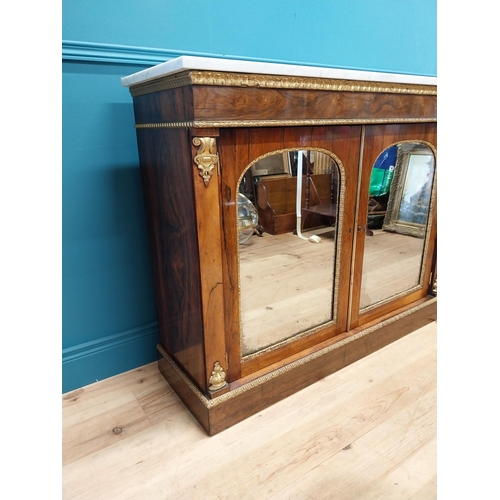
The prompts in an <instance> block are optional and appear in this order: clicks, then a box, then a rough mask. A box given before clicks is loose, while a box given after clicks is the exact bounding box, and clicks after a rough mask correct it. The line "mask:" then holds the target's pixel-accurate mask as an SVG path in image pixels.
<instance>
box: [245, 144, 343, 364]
mask: <svg viewBox="0 0 500 500" xmlns="http://www.w3.org/2000/svg"><path fill="white" fill-rule="evenodd" d="M337 161H338V159H337ZM337 161H336V160H335V159H334V158H333V157H332V156H330V155H329V154H326V153H325V152H322V151H317V150H312V149H302V150H282V151H276V152H272V153H269V154H268V155H265V156H264V157H261V158H258V159H256V161H254V162H252V163H251V164H250V165H249V166H248V168H247V170H246V171H245V173H244V174H243V175H242V177H241V179H240V183H239V185H238V188H239V193H240V195H241V196H243V193H245V196H244V197H245V200H243V199H242V198H241V196H239V199H240V200H242V201H243V203H245V204H246V205H247V207H248V206H250V205H251V206H252V207H255V210H256V211H258V223H257V224H255V220H254V221H253V222H252V224H253V225H252V235H251V236H250V237H246V236H245V237H244V236H240V244H239V251H238V254H239V255H238V257H239V286H240V321H241V325H240V326H241V348H242V356H243V358H245V357H248V356H252V355H256V354H258V353H262V352H265V351H267V350H269V349H273V348H275V347H277V346H278V345H283V343H286V342H289V341H291V340H294V339H297V338H299V337H302V336H304V335H308V334H310V333H312V332H314V331H315V329H317V328H318V327H320V326H323V325H325V324H327V323H329V322H334V321H335V256H336V251H337V225H338V223H339V220H338V219H339V214H338V204H339V198H340V192H341V191H340V170H339V166H338V163H337ZM249 173H250V176H249ZM301 174H302V175H301ZM249 184H251V185H252V187H253V192H250V190H249ZM251 198H252V199H253V201H251ZM248 204H250V205H248ZM240 208H241V206H240V205H239V213H240ZM251 211H252V210H251V209H250V210H246V213H247V214H248V213H249V212H251ZM249 220H250V218H249V217H248V216H246V219H245V221H242V220H240V219H239V220H238V225H239V233H238V234H239V235H241V234H242V230H241V228H244V231H246V233H245V234H246V235H247V234H248V229H249V227H250V226H249Z"/></svg>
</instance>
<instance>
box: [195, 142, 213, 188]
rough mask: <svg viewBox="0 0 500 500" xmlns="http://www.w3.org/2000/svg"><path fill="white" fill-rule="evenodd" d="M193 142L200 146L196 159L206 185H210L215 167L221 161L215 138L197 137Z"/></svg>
mask: <svg viewBox="0 0 500 500" xmlns="http://www.w3.org/2000/svg"><path fill="white" fill-rule="evenodd" d="M193 144H194V145H195V146H198V154H197V155H196V156H195V157H194V161H195V163H196V165H197V166H198V169H199V171H200V172H199V173H200V176H201V177H202V178H203V182H204V183H205V186H207V187H208V183H209V182H210V179H211V177H212V175H213V170H214V167H215V165H216V164H217V163H218V162H219V155H218V154H217V152H216V151H217V149H216V146H215V139H214V138H213V137H195V138H194V139H193Z"/></svg>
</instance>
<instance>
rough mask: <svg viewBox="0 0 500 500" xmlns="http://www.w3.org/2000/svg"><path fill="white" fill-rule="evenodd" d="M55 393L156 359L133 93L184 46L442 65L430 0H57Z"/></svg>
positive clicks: (391, 68)
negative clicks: (132, 80)
mask: <svg viewBox="0 0 500 500" xmlns="http://www.w3.org/2000/svg"><path fill="white" fill-rule="evenodd" d="M62 20H63V27H62V34H63V66H62V88H63V95H62V111H63V117H62V118H63V121H62V125H63V151H62V160H63V164H62V170H63V171H62V181H63V186H62V188H63V200H62V202H63V263H62V271H63V290H62V291H63V338H62V348H63V359H62V361H63V387H62V390H63V392H68V391H70V390H73V389H75V388H78V387H81V386H83V385H87V384H89V383H92V382H95V381H96V380H101V379H103V378H106V377H109V376H112V375H115V374H118V373H121V372H123V371H126V370H129V369H132V368H135V367H137V366H140V365H143V364H145V363H149V362H151V361H154V360H155V359H156V355H155V346H156V342H157V334H158V332H157V324H156V312H155V305H154V297H153V286H152V278H151V268H150V261H149V253H148V248H147V235H146V227H145V219H144V210H143V206H142V194H141V185H140V174H139V166H138V157H137V152H136V138H135V130H134V127H133V124H134V116H133V108H132V99H131V97H130V94H129V92H128V90H126V89H124V88H122V87H121V84H120V77H122V76H126V75H129V74H131V73H134V72H136V71H139V70H142V69H144V68H145V67H148V66H151V65H154V64H157V63H159V62H162V61H165V60H168V59H170V58H172V57H176V56H178V55H182V54H194V55H203V56H216V57H228V58H239V59H250V60H268V61H272V62H290V63H301V64H308V65H321V66H330V67H342V68H353V69H361V70H369V71H370V70H371V71H385V72H396V73H409V74H417V75H425V76H436V59H437V57H436V0H405V1H401V0H377V1H376V2H374V1H371V0H240V1H238V2H235V1H234V0H232V1H229V0H204V1H202V0H176V1H173V0H168V1H160V0H128V1H125V2H116V1H115V0H87V1H85V2H81V1H76V0H63V11H62Z"/></svg>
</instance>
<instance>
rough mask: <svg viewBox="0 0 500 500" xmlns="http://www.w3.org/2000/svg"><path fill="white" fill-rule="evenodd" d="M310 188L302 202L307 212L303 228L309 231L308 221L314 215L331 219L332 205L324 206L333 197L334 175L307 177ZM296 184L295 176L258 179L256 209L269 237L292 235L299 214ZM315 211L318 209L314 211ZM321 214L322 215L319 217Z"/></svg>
mask: <svg viewBox="0 0 500 500" xmlns="http://www.w3.org/2000/svg"><path fill="white" fill-rule="evenodd" d="M307 179H308V180H309V182H310V184H309V186H307V188H306V189H304V190H303V192H302V196H301V198H302V200H303V203H304V205H305V207H306V208H304V209H303V210H302V228H307V227H309V226H310V225H311V224H312V222H311V224H308V222H307V220H308V219H309V218H311V217H309V216H310V215H313V214H314V213H318V214H319V215H323V216H332V214H331V212H332V207H331V206H330V204H329V203H328V204H323V201H329V200H330V197H331V193H330V191H331V175H330V174H317V175H308V176H307ZM296 196H297V182H296V178H295V177H293V176H288V175H283V176H278V177H276V176H272V177H270V178H268V177H259V180H258V181H257V184H256V202H255V204H256V207H257V210H258V212H259V218H260V221H261V222H260V223H261V224H262V226H263V227H264V230H265V231H266V232H268V233H270V234H283V233H287V232H289V231H293V230H294V229H295V226H296V219H297V213H296V209H295V201H296ZM314 207H316V208H314ZM321 211H322V213H320V212H321Z"/></svg>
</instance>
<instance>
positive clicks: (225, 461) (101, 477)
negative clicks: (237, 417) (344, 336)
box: [62, 323, 436, 500]
mask: <svg viewBox="0 0 500 500" xmlns="http://www.w3.org/2000/svg"><path fill="white" fill-rule="evenodd" d="M62 432H63V436H62V437H63V471H62V479H63V484H62V489H63V498H64V500H98V499H99V500H100V499H106V500H111V499H112V500H144V499H147V500H155V499H162V500H165V499H175V500H201V499H203V500H212V499H219V500H222V499H227V500H234V499H242V500H254V499H255V500H267V499H270V500H271V499H272V500H292V499H300V500H307V499H310V500H321V499H325V500H326V499H328V500H330V499H335V500H353V499H355V500H378V499H384V500H403V499H404V500H433V499H435V498H436V323H432V324H430V325H427V326H425V327H424V328H421V329H420V330H417V331H415V332H413V333H411V334H409V335H407V336H406V337H403V338H402V339H400V340H398V341H396V342H394V343H392V344H390V345H389V346H387V347H385V348H383V349H381V350H380V351H378V352H376V353H374V354H372V355H370V356H367V357H366V358H363V359H362V360H360V361H358V362H356V363H354V364H352V365H350V366H348V367H346V368H344V369H342V370H340V371H338V372H337V373H334V374H332V375H330V376H328V377H326V378H325V379H323V380H321V381H319V382H317V383H316V384H314V385H312V386H310V387H308V388H306V389H304V390H302V391H300V392H298V393H296V394H294V395H293V396H290V397H288V398H287V399H285V400H283V401H280V402H279V403H277V404H275V405H273V406H271V407H270V408H267V409H266V410H264V411H262V412H260V413H258V414H256V415H254V416H252V417H250V418H248V419H247V420H245V421H243V422H241V423H239V424H237V425H235V426H234V427H232V428H230V429H227V430H226V431H224V432H222V433H220V434H217V435H215V436H213V437H208V436H206V434H205V433H204V431H203V430H202V429H201V427H200V426H199V424H198V423H197V422H196V420H195V419H194V417H192V415H191V414H190V413H189V412H188V410H187V409H186V408H185V407H184V406H183V404H182V403H181V402H180V400H179V399H178V398H177V396H176V395H175V394H174V393H173V391H172V390H171V388H170V386H169V385H168V384H167V383H166V382H165V380H164V379H163V378H162V377H161V375H160V374H159V372H158V370H157V368H156V364H155V363H153V364H150V365H146V366H144V367H142V368H139V369H137V370H133V371H131V372H127V373H124V374H121V375H118V376H116V377H113V378H110V379H107V380H104V381H101V382H98V383H95V384H92V385H90V386H87V387H85V388H82V389H80V390H77V391H75V392H73V393H69V394H66V395H65V396H64V397H63V431H62Z"/></svg>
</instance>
